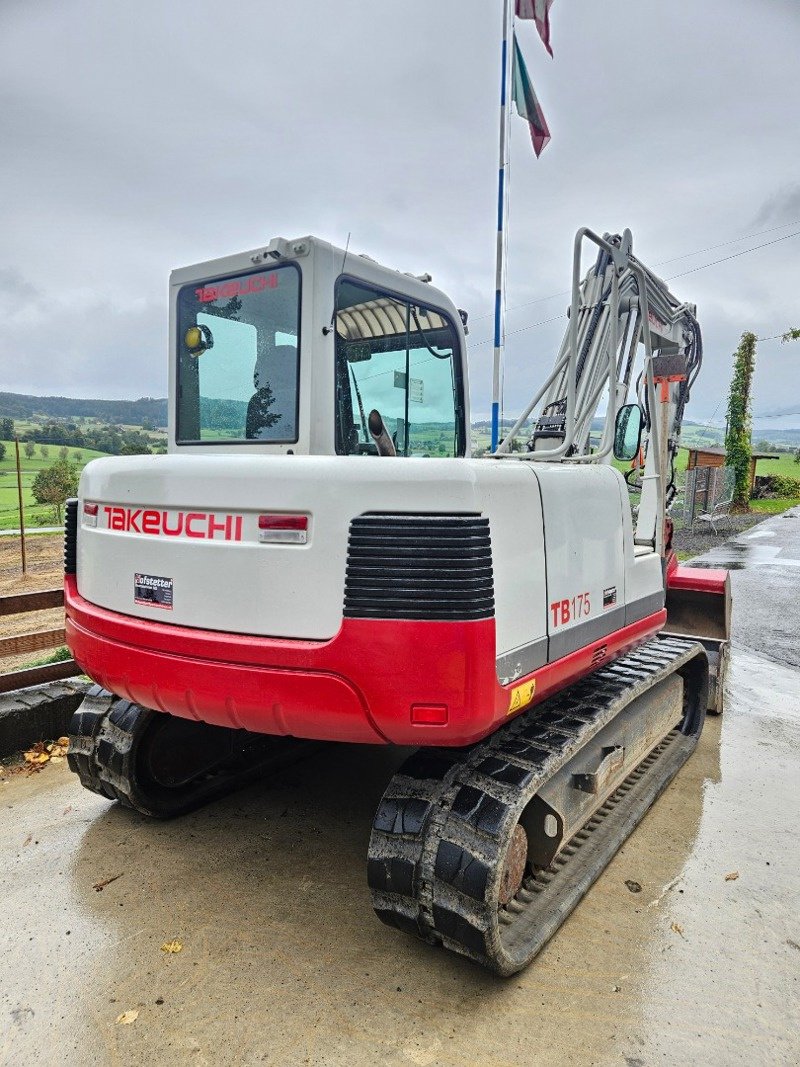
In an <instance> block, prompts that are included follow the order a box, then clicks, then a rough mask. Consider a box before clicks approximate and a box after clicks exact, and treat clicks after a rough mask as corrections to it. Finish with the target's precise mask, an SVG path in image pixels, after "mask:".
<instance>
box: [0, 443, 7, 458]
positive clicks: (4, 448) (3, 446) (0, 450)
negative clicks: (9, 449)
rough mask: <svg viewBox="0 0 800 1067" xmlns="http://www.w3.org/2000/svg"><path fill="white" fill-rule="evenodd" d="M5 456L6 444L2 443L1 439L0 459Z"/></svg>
mask: <svg viewBox="0 0 800 1067" xmlns="http://www.w3.org/2000/svg"><path fill="white" fill-rule="evenodd" d="M5 458H6V446H5V445H4V444H3V442H2V441H0V460H3V459H5Z"/></svg>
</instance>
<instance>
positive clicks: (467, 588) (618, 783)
mask: <svg viewBox="0 0 800 1067" xmlns="http://www.w3.org/2000/svg"><path fill="white" fill-rule="evenodd" d="M586 242H589V243H590V244H591V245H593V246H594V248H595V253H594V254H595V259H594V262H593V265H592V266H591V267H590V268H589V270H588V272H587V273H586V274H585V276H583V273H582V252H583V248H584V245H585V243H586ZM466 336H467V315H466V314H465V313H464V312H460V311H459V310H458V309H457V308H456V307H455V305H454V304H453V303H452V302H451V301H450V299H449V298H448V297H447V296H446V295H445V294H444V293H443V292H441V291H439V290H437V289H436V288H434V287H433V286H432V284H431V279H430V277H429V276H428V275H423V276H421V277H419V276H413V275H410V274H405V273H401V272H400V271H395V270H391V269H388V268H386V267H383V266H381V265H379V264H378V263H376V262H375V261H374V260H372V259H371V258H369V257H368V256H365V255H356V254H354V253H351V252H349V251H348V250H344V251H343V250H342V249H339V248H335V247H333V246H332V245H330V244H329V243H327V242H325V241H323V240H319V239H317V238H314V237H302V238H299V239H297V240H286V239H283V238H276V239H274V240H272V241H270V242H269V243H268V244H267V245H266V246H261V247H259V248H258V249H256V250H254V251H250V252H246V253H242V254H238V255H232V256H228V257H226V258H223V259H218V260H214V261H211V262H206V263H201V264H198V265H196V266H193V267H188V268H185V269H181V270H176V271H174V272H173V273H172V275H171V279H170V362H169V398H170V401H169V402H170V410H169V427H168V442H169V443H168V451H167V453H166V454H163V455H147V456H125V457H109V458H104V459H98V460H95V461H93V462H91V463H90V464H88V465H87V466H86V468H85V469H84V471H83V473H82V476H81V481H80V486H79V494H78V497H77V499H75V500H72V501H70V502H69V504H68V507H67V518H66V530H65V604H66V632H67V642H68V645H69V648H70V651H71V653H72V655H73V656H74V658H75V660H76V661H77V662H78V663H79V664H80V666H81V669H82V670H83V671H85V672H86V674H88V675H89V676H90V677H91V678H92V679H93V681H94V682H95V683H96V684H95V685H94V686H93V687H92V688H91V689H90V690H89V692H88V693H87V695H86V697H85V699H84V702H83V704H82V705H81V706H80V708H79V709H78V710H77V711H76V713H75V715H74V717H73V721H72V723H71V727H70V747H69V757H68V758H69V765H70V767H71V769H72V770H73V771H74V772H75V773H76V774H77V775H78V777H79V778H80V781H81V783H82V784H83V786H85V787H86V788H87V789H89V790H92V791H93V792H95V793H98V794H100V795H101V796H104V797H106V798H108V799H109V800H112V801H117V802H119V803H120V804H122V805H125V806H127V807H130V808H133V809H135V810H136V811H138V812H140V813H142V814H144V815H148V816H153V817H156V818H168V817H172V816H177V815H180V814H182V813H184V812H187V811H190V810H192V809H193V808H196V807H197V806H198V805H201V804H204V803H206V802H207V801H210V800H211V799H213V798H214V797H218V796H220V795H222V794H224V793H226V792H228V791H230V790H233V789H235V788H238V787H240V786H241V785H242V784H244V783H245V782H249V781H251V780H253V779H254V778H255V777H257V776H264V775H268V774H270V773H275V772H276V769H277V768H280V767H281V766H284V765H285V763H286V762H287V761H288V760H292V759H296V758H298V752H299V751H300V750H302V749H303V748H304V747H305V748H307V747H308V746H307V741H309V740H311V741H313V742H349V743H360V744H365V745H402V746H412V747H413V748H414V750H415V751H414V752H413V754H411V755H410V756H408V757H407V758H406V759H405V761H404V762H403V763H402V765H401V766H400V768H399V770H398V771H397V773H396V774H395V775H394V776H393V777H392V779H391V781H390V782H389V783H388V785H387V787H386V790H385V793H384V795H383V797H382V799H381V801H380V804H379V806H378V810H377V812H376V814H375V819H374V823H373V827H372V831H371V837H370V843H369V850H368V856H367V879H368V883H369V888H370V892H371V898H372V903H373V907H374V909H375V912H376V913H377V916H378V917H379V918H380V919H381V920H382V921H383V922H384V923H386V924H387V925H388V926H391V927H395V928H397V929H399V930H401V931H406V932H409V933H412V934H414V935H415V936H417V937H419V938H422V939H423V940H424V941H427V942H429V943H432V944H437V945H440V946H443V947H444V948H446V949H448V950H451V951H453V952H455V953H459V954H461V955H463V956H466V957H468V958H470V959H472V960H474V961H476V962H477V963H479V964H481V965H483V966H484V967H487V968H489V969H490V970H493V971H495V972H496V973H497V974H499V975H504V976H507V975H510V974H513V973H515V972H516V971H518V970H520V969H521V968H523V967H525V966H526V965H527V964H528V963H529V962H530V961H531V960H532V959H533V957H534V956H535V955H536V953H537V952H538V951H539V950H540V949H541V948H542V946H543V945H544V944H545V943H546V942H547V940H548V939H549V938H550V937H551V936H552V935H553V933H554V932H555V931H556V930H557V928H558V927H559V925H560V924H561V923H562V922H563V920H564V918H565V917H566V916H567V915H568V914H569V913H570V911H571V910H572V909H573V908H574V907H575V906H576V905H577V904H578V902H579V901H580V899H581V898H582V897H583V895H584V894H585V893H586V892H587V891H588V890H589V888H590V887H591V885H592V883H593V882H594V880H595V879H596V878H597V877H598V875H599V874H600V872H601V871H602V870H603V868H604V867H605V866H606V865H607V864H608V862H609V861H610V859H611V858H612V856H613V855H614V854H615V853H616V851H617V850H618V849H619V847H620V845H621V843H622V842H623V841H624V840H625V839H626V837H627V836H628V835H629V834H630V833H631V832H632V831H633V829H634V828H635V826H636V825H637V823H638V822H639V821H640V820H641V818H642V817H643V815H644V814H645V813H646V811H647V810H648V808H649V807H650V806H651V804H653V802H654V801H655V800H656V798H657V797H658V796H659V795H660V793H661V792H662V791H663V790H664V789H665V788H666V787H667V786H668V784H669V782H670V781H671V779H672V778H673V776H674V775H675V774H676V773H677V771H678V770H679V768H680V767H681V766H682V765H683V763H684V762H685V761H686V760H687V759H688V758H689V756H690V755H691V753H692V752H693V750H694V749H695V747H696V745H697V742H698V738H699V737H700V732H701V730H702V727H703V723H704V720H705V715H706V712H707V710H709V709H710V710H712V711H721V710H722V699H723V685H722V679H723V675H724V667H725V662H726V655H727V647H728V645H727V643H728V636H729V627H730V591H729V584H728V578H727V574H726V572H724V571H710V570H699V569H698V570H692V569H690V568H686V567H683V566H681V565H680V564H679V563H678V562H677V560H676V557H675V553H674V551H673V548H672V525H673V524H672V519H671V514H670V510H671V506H672V502H673V499H674V494H675V479H674V471H675V457H676V454H677V449H678V442H679V437H680V427H681V421H682V418H683V412H684V408H685V405H686V402H687V401H688V399H689V393H690V389H691V387H692V384H693V382H694V381H695V379H696V377H697V374H698V372H699V370H700V366H701V361H702V339H701V333H700V328H699V325H698V322H697V318H696V310H695V308H694V306H693V305H690V304H686V303H681V302H679V301H678V300H677V299H676V298H675V297H674V296H673V295H672V294H671V293H670V292H669V290H668V289H667V287H666V285H665V284H664V282H663V281H661V280H660V279H658V278H657V277H656V276H655V275H654V274H653V273H651V272H650V271H649V270H647V268H646V267H644V266H643V264H642V263H640V262H639V260H638V259H637V258H636V257H635V256H634V254H633V251H632V239H631V235H630V232H629V231H625V232H624V233H623V234H618V235H614V234H605V235H604V236H602V237H601V236H599V235H597V234H595V233H593V232H592V231H590V230H588V229H582V230H580V231H578V234H577V236H576V239H575V246H574V262H573V279H572V295H571V305H570V311H569V321H568V326H567V330H566V334H565V337H564V341H563V344H562V345H561V348H560V350H559V353H558V355H557V358H556V360H555V363H554V365H553V369H552V371H551V373H550V374H549V376H548V377H547V379H546V380H545V382H544V383H543V385H542V386H541V388H540V389H539V390H538V392H537V393H536V394H535V395H534V396H533V398H532V399H531V401H530V403H528V404H527V405H526V406H525V408H524V409H523V410H522V412H521V414H520V416H519V418H518V419H517V420H516V422H515V424H514V425H513V426H512V427H511V428H510V429H509V431H508V433H507V434H506V435H505V437H504V439H503V440H502V441H501V442H500V443H499V445H498V447H497V448H496V450H495V451H494V452H491V454H484V455H473V454H472V453H473V447H474V445H473V441H475V443H476V446H477V443H478V439H477V436H476V434H475V432H474V431H473V430H472V429H471V425H470V413H469V397H468V388H467V358H466ZM475 451H476V452H477V451H478V447H475ZM636 457H639V458H640V460H641V461H642V462H640V463H639V465H638V466H636V467H635V468H634V470H633V473H632V472H631V470H630V469H629V470H627V472H626V473H627V479H626V476H625V475H624V474H623V470H624V469H625V464H628V463H630V462H631V461H633V460H635V459H636ZM615 460H616V463H615ZM618 465H619V466H618ZM620 467H621V468H622V469H620ZM626 482H627V483H630V484H626Z"/></svg>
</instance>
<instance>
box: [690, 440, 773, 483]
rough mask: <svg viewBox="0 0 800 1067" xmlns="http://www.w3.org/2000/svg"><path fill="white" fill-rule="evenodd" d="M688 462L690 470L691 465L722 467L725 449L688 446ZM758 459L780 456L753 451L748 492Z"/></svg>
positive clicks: (754, 477) (754, 476) (754, 479)
mask: <svg viewBox="0 0 800 1067" xmlns="http://www.w3.org/2000/svg"><path fill="white" fill-rule="evenodd" d="M681 447H682V448H688V446H687V445H682V446H681ZM688 451H689V462H688V463H687V464H686V469H687V470H691V469H692V467H724V466H725V449H724V448H713V447H711V446H706V447H704V448H688ZM760 459H780V456H774V455H772V454H771V453H769V452H754V453H753V454H752V456H751V457H750V492H751V493H752V492H753V489H754V488H755V484H756V463H757V462H758V461H759V460H760Z"/></svg>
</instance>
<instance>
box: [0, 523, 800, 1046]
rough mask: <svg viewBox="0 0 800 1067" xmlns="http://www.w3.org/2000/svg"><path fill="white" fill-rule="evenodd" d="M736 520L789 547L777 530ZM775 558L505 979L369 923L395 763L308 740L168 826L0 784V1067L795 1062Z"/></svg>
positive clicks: (18, 784)
mask: <svg viewBox="0 0 800 1067" xmlns="http://www.w3.org/2000/svg"><path fill="white" fill-rule="evenodd" d="M782 522H783V523H785V527H786V529H787V530H792V531H795V532H794V533H792V534H789V535H787V538H788V540H785V541H784V539H783V538H784V535H783V532H782V531H783V527H781V526H779V525H778V524H780V523H782ZM759 529H767V530H768V531H774V538H772V539H770V538H768V539H766V540H769V541H770V543H774V544H775V545H776V546H780V553H785V555H784V558H785V559H787V560H788V559H793V558H796V557H800V521H796V522H792V521H791V520H785V519H781V518H777V519H774V520H770V521H769V522H768V523H765V524H762V526H761V527H759ZM763 540H765V539H763V538H762V541H763ZM733 551H734V552H738V551H739V550H738V549H734V550H733ZM756 554H757V553H756ZM742 555H744V556H745V557H748V556H750V557H751V556H752V553H751V551H749V550H746V551H744V552H743V553H742ZM779 566H783V565H782V564H781V565H779ZM792 566H793V565H791V564H789V565H787V566H786V567H783V570H782V571H781V573H782V574H783V579H782V580H778V581H777V582H776V583H775V585H774V587H773V583H772V580H771V579H770V581H769V589H770V590H771V592H770V597H771V604H772V609H771V610H770V607H769V604H768V605H767V611H766V618H765V619H763V620H762V624H761V627H763V626H768V627H771V629H770V630H769V632H768V633H767V634H766V635H762V633H761V627H760V626H759V624H758V622H757V619H758V618H759V617H761V609H760V607H759V606H758V605H759V604H760V602H761V600H762V599H763V595H764V589H765V588H766V586H765V585H764V583H765V581H766V578H765V576H767V571H768V568H767V566H766V565H763V566H762V565H758V566H753V567H748V566H747V565H745V567H743V568H740V569H738V570H737V571H736V573H735V574H734V579H733V580H734V597H735V603H734V619H735V621H736V627H735V638H736V642H735V647H734V654H733V657H732V663H731V670H730V672H729V676H728V680H727V694H728V699H727V710H726V713H725V716H724V718H723V719H722V720H719V719H711V720H709V722H708V724H707V726H706V729H705V731H704V734H703V737H702V739H701V742H700V746H699V748H698V751H697V753H696V754H695V755H694V756H693V757H692V759H691V760H690V761H689V763H688V764H687V765H686V766H685V767H684V768H683V769H682V771H681V772H680V774H679V775H678V777H677V778H676V780H675V781H674V782H673V783H672V785H671V786H670V788H669V789H668V790H667V792H666V793H665V794H664V796H663V797H662V798H661V800H660V801H659V802H658V804H657V805H656V806H655V807H654V808H653V809H652V811H651V812H650V813H649V814H648V816H647V817H646V818H645V820H644V821H643V823H642V824H641V825H640V827H639V828H638V829H637V830H636V832H635V833H634V835H633V836H632V837H631V838H630V839H629V841H628V842H627V844H626V845H625V846H624V848H623V849H622V851H621V852H620V854H619V855H618V856H617V857H616V858H615V860H614V861H613V862H612V864H611V865H610V866H609V868H608V869H607V870H606V871H605V872H604V874H603V875H602V877H601V879H600V880H599V881H598V882H597V884H596V885H595V886H594V888H593V889H592V890H591V891H590V893H589V895H588V896H587V897H586V899H585V900H584V901H583V902H582V903H581V904H580V905H579V907H578V909H577V910H576V911H575V912H574V913H573V915H572V916H571V917H570V918H569V919H568V920H567V922H566V923H565V925H564V926H563V927H562V928H561V930H560V931H559V932H558V934H557V935H556V937H555V938H554V939H553V940H552V941H551V942H550V944H549V945H548V946H547V948H546V949H545V950H544V951H543V953H542V954H541V955H540V956H539V958H538V959H537V961H536V962H535V963H534V964H533V965H532V966H531V967H529V968H528V969H527V970H526V971H525V972H523V973H522V974H520V975H517V976H516V977H514V978H512V979H510V980H506V981H503V980H499V979H497V978H494V977H493V976H491V975H488V974H485V973H484V972H482V971H480V970H479V969H477V968H476V967H474V966H472V965H470V964H469V963H467V962H466V961H464V960H461V959H458V958H456V957H452V956H449V955H447V954H446V953H444V952H442V951H438V950H435V949H432V948H430V947H428V946H426V945H423V944H421V943H419V942H416V941H414V940H413V939H411V938H409V937H406V936H403V935H400V934H398V933H396V932H394V931H391V930H389V929H387V928H386V927H383V926H381V925H380V924H379V923H378V921H377V920H376V919H375V918H374V916H373V915H372V912H371V909H370V904H369V895H368V892H367V889H366V884H365V872H364V862H365V861H364V857H365V852H366V845H367V839H368V835H369V826H370V822H371V819H372V815H373V812H374V809H375V806H376V804H377V802H378V799H379V797H380V795H381V792H382V790H383V787H384V785H385V783H386V781H387V779H388V777H389V776H390V774H391V773H392V771H393V769H394V768H395V766H396V765H397V763H398V762H399V761H400V760H401V758H402V755H403V754H402V753H400V752H390V751H386V750H382V749H373V748H366V747H358V746H342V747H339V748H336V749H332V750H330V749H329V750H327V751H326V752H323V753H317V754H316V755H314V756H313V757H311V758H310V759H309V760H308V761H307V762H305V763H303V764H300V765H297V766H295V767H294V768H291V769H290V770H287V771H285V772H283V773H282V774H281V775H280V776H279V777H277V778H276V779H275V780H273V781H272V782H268V783H261V784H258V785H255V786H252V787H251V788H249V789H247V790H245V791H243V792H242V793H240V794H237V795H235V796H232V797H229V798H227V799H225V800H224V801H222V802H219V803H217V804H214V805H212V806H211V807H209V808H207V809H205V810H203V811H200V812H197V813H195V814H193V815H191V816H188V817H186V818H184V819H182V820H178V821H175V822H171V823H154V822H150V821H147V820H144V819H143V818H140V817H138V816H136V815H134V814H132V813H130V812H126V811H123V810H121V809H119V808H117V807H116V806H113V805H110V804H108V803H107V802H105V801H103V800H101V799H100V798H98V797H95V796H93V795H91V794H88V793H86V792H84V791H83V790H81V789H80V787H79V786H78V783H77V780H75V779H74V778H73V776H72V775H71V774H69V772H68V771H67V769H66V766H65V765H63V764H62V765H60V766H48V767H46V768H45V769H44V770H43V771H42V772H41V773H39V774H37V775H34V776H32V777H30V778H26V777H24V776H17V777H13V778H11V779H10V780H8V781H6V782H5V783H4V784H2V785H0V857H1V858H2V859H1V863H2V866H0V899H1V900H2V901H3V914H2V926H1V927H0V1063H7V1064H15V1065H16V1064H37V1065H49V1064H59V1065H60V1064H148V1065H150V1064H184V1063H185V1064H198V1065H205V1064H214V1065H217V1064H222V1065H227V1064H242V1065H245V1064H248V1065H249V1064H255V1063H269V1064H298V1063H309V1064H315V1065H317V1064H321V1065H339V1064H348V1065H351V1064H352V1065H361V1064H370V1065H372V1064H387V1065H398V1067H401V1065H408V1064H416V1065H428V1064H443V1065H461V1064H464V1065H467V1064H474V1063H481V1064H482V1065H485V1067H500V1065H514V1067H518V1065H519V1067H522V1065H529V1064H548V1065H553V1064H556V1065H558V1064H567V1063H569V1064H573V1063H575V1064H581V1065H588V1064H620V1065H627V1067H646V1065H654V1064H684V1063H688V1062H702V1063H707V1064H729V1063H731V1062H734V1061H736V1062H738V1061H745V1062H749V1063H750V1064H771V1065H772V1064H795V1063H797V1062H798V1060H800V1036H799V1035H800V1007H799V1005H800V997H799V996H798V993H799V992H800V981H799V979H800V888H799V887H800V878H799V877H798V860H797V857H798V855H800V831H799V830H798V821H797V817H798V803H797V796H798V787H800V686H799V685H798V681H800V672H798V670H796V669H795V667H794V666H793V665H792V659H791V656H792V647H791V643H790V642H789V643H788V644H787V645H786V647H784V643H783V635H784V629H785V627H786V626H788V627H789V630H790V632H794V631H792V627H796V626H797V620H798V609H797V607H796V603H795V604H794V605H793V604H792V603H791V601H792V597H790V596H789V595H788V594H786V600H785V601H784V599H783V597H784V591H783V587H784V585H785V584H786V582H787V581H791V576H792V574H794V573H795V572H794V571H792ZM775 567H776V565H775V564H774V563H773V564H772V571H774V570H775ZM772 571H770V573H772ZM784 572H786V573H784ZM789 572H791V574H789ZM784 602H785V603H786V605H787V609H786V610H787V612H789V621H788V622H785V620H786V618H787V616H786V615H782V614H781V613H779V612H776V611H775V605H776V604H782V603H784ZM760 646H764V650H766V651H777V653H778V658H774V657H768V656H765V655H762V654H758V653H754V652H753V651H751V650H752V649H753V648H758V647H760ZM766 646H768V647H766ZM734 873H735V874H737V877H736V878H730V879H729V880H726V875H733V874H734ZM117 875H119V877H117V878H115V880H114V881H111V882H109V883H108V884H107V885H105V886H104V887H103V888H102V889H100V890H97V889H95V888H93V887H94V886H96V885H99V884H100V883H101V882H103V881H105V880H106V879H111V878H114V877H115V876H117ZM626 880H628V881H631V882H636V883H639V884H640V885H641V887H642V888H641V892H631V891H630V890H629V889H628V888H627V886H626ZM173 939H177V940H178V941H180V943H181V945H182V949H181V951H180V952H177V953H166V952H164V951H162V948H161V946H162V945H164V944H165V943H168V942H170V941H172V940H173ZM124 1012H138V1015H137V1017H136V1018H135V1021H133V1022H132V1023H130V1024H127V1025H126V1024H123V1023H118V1022H116V1020H117V1018H118V1017H119V1016H120V1015H121V1014H122V1013H124Z"/></svg>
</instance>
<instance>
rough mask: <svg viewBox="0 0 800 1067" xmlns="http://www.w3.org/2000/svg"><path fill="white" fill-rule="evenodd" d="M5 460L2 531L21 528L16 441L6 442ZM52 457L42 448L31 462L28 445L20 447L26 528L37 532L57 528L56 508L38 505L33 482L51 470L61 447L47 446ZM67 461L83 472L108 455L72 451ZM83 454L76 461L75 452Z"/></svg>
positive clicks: (0, 475)
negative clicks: (44, 471) (45, 454)
mask: <svg viewBox="0 0 800 1067" xmlns="http://www.w3.org/2000/svg"><path fill="white" fill-rule="evenodd" d="M3 444H4V445H5V446H6V454H5V458H4V459H2V460H0V530H16V529H19V509H18V504H17V462H16V456H15V453H14V442H13V441H4V442H3ZM46 447H47V449H48V455H47V456H46V457H45V456H42V454H41V451H40V446H39V445H37V446H36V452H35V454H34V455H33V457H32V458H31V459H28V457H27V456H26V455H25V446H24V444H20V446H19V448H20V457H19V458H20V468H21V470H22V503H23V507H24V509H25V529H26V530H27V529H28V528H30V529H33V530H35V529H36V527H37V526H54V525H56V519H55V515H54V514H53V509H52V508H51V507H50V506H49V505H42V504H37V503H36V502H35V501H34V499H33V494H32V493H31V485H32V484H33V479H34V478H35V477H36V475H37V474H38V472H39V471H40V470H42V469H43V468H44V467H50V466H52V464H53V463H55V462H56V461H57V460H58V459H59V458H60V457H59V451H60V449H61V446H60V445H47V446H46ZM67 452H68V456H67V458H68V459H69V460H70V461H71V462H73V463H75V466H76V467H78V469H79V470H82V469H83V468H84V467H85V466H86V464H87V463H88V462H89V460H90V459H97V458H98V457H99V456H103V455H105V453H104V452H93V451H92V449H90V448H69V449H67ZM76 452H80V453H81V459H80V460H79V461H76V460H75V453H76Z"/></svg>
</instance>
